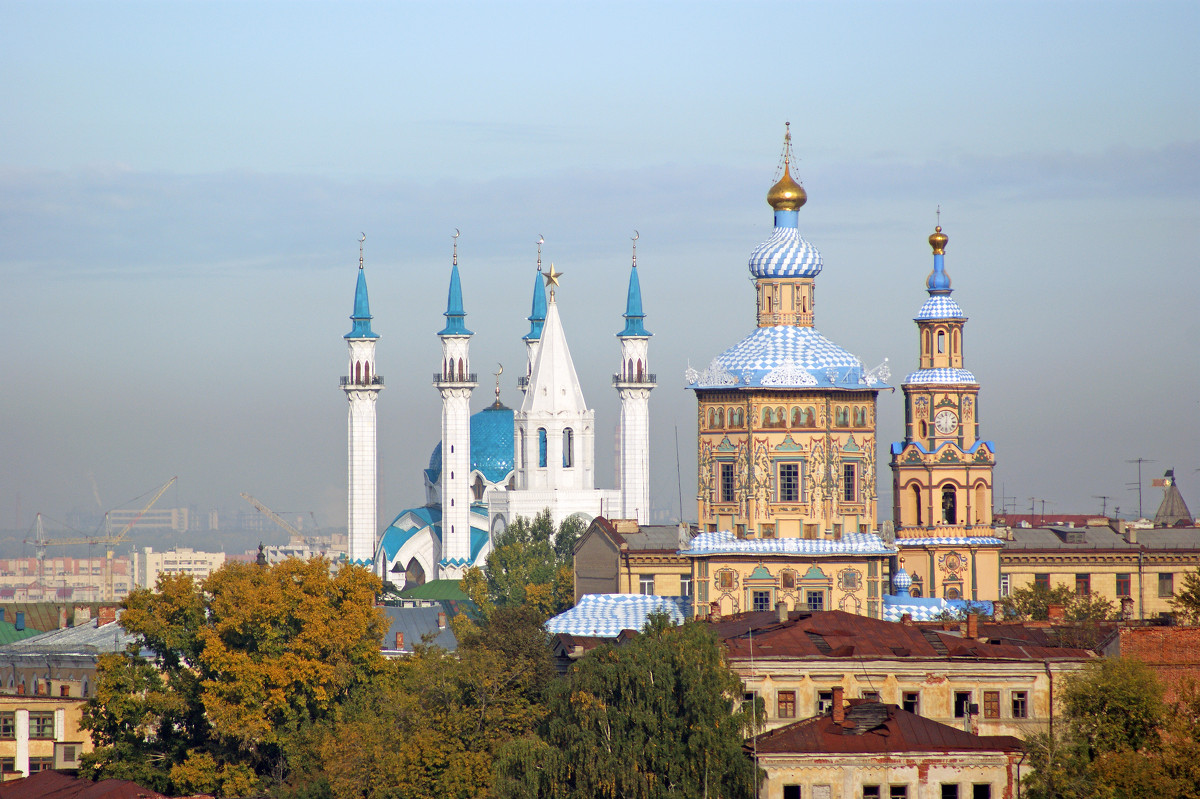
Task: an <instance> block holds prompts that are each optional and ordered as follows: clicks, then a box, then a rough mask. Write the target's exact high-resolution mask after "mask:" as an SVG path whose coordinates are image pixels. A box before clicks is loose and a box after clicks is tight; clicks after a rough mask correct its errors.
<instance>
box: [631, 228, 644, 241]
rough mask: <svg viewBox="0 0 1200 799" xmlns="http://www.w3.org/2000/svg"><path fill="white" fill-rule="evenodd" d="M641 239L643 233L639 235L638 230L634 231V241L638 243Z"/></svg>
mask: <svg viewBox="0 0 1200 799" xmlns="http://www.w3.org/2000/svg"><path fill="white" fill-rule="evenodd" d="M641 237H642V234H641V233H638V232H637V231H636V230H635V231H633V240H634V241H637V240H638V239H640V238H641Z"/></svg>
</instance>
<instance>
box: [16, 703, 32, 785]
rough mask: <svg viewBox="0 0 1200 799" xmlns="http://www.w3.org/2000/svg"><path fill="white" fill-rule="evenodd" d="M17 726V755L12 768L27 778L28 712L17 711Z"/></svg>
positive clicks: (23, 710)
mask: <svg viewBox="0 0 1200 799" xmlns="http://www.w3.org/2000/svg"><path fill="white" fill-rule="evenodd" d="M15 721H16V725H17V755H16V758H15V762H14V763H13V768H14V769H15V770H16V771H19V772H21V773H22V774H24V775H25V776H26V777H28V776H29V711H28V710H25V709H23V708H22V709H19V710H17V712H16V719H15Z"/></svg>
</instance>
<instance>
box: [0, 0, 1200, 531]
mask: <svg viewBox="0 0 1200 799" xmlns="http://www.w3.org/2000/svg"><path fill="white" fill-rule="evenodd" d="M1197 29H1200V7H1197V6H1196V5H1195V4H1191V3H1155V2H1151V3H1088V4H1082V3H1054V4H1044V3H1014V4H1005V5H985V4H953V3H905V2H897V3H888V4H859V3H848V4H841V3H829V4H824V3H822V4H805V5H802V6H797V5H795V4H782V3H781V4H774V3H749V4H707V3H696V4H689V5H687V6H682V5H678V4H673V3H649V4H605V5H594V6H593V5H584V6H581V7H577V6H574V5H572V6H565V5H564V6H559V5H555V4H524V3H517V4H469V3H468V4H452V5H450V4H447V5H438V4H394V5H393V4H384V3H371V2H365V3H355V4H351V5H344V4H323V3H310V4H287V5H284V4H273V3H254V2H251V3H205V4H156V3H112V4H104V5H103V6H100V5H92V4H86V3H55V2H50V3H38V4H22V3H15V2H0V67H2V68H3V71H4V74H5V76H6V80H5V81H4V82H3V83H2V84H0V103H2V104H3V106H4V107H5V108H7V109H10V111H11V112H10V113H8V114H5V115H3V117H2V118H0V141H3V142H4V147H3V148H2V149H0V274H2V275H3V279H4V285H5V292H4V302H3V306H2V308H3V313H0V332H2V333H3V335H2V336H0V341H2V342H3V343H2V344H0V368H2V369H3V374H4V376H5V379H4V380H3V381H0V409H3V412H4V420H5V424H4V425H3V426H2V432H0V452H2V453H3V454H4V457H3V458H2V459H0V529H25V528H28V527H29V525H30V524H32V521H33V516H34V513H35V512H39V511H40V512H43V513H45V514H47V515H48V516H51V517H55V518H64V517H65V515H66V514H67V513H68V512H70V511H72V510H74V509H93V510H100V509H107V508H111V507H117V506H125V507H127V506H128V505H127V504H125V503H128V502H129V501H130V500H131V499H132V498H135V497H138V496H140V495H142V494H144V493H145V492H147V491H150V490H152V489H153V488H155V487H156V486H158V485H161V484H162V483H163V482H164V481H165V480H167V479H168V478H169V477H170V476H172V475H178V476H179V481H178V483H177V484H176V485H175V486H173V487H172V488H171V489H170V491H169V492H168V494H166V495H165V496H164V497H163V500H162V504H163V505H164V506H165V507H183V506H189V505H195V506H196V507H197V508H198V509H200V510H201V511H204V510H208V509H210V508H223V509H230V510H232V509H235V508H237V507H238V506H239V505H240V504H243V503H242V500H241V498H240V497H239V496H238V495H239V493H240V492H243V491H245V492H248V493H250V494H252V495H254V496H256V497H258V498H259V499H260V500H261V501H262V502H263V503H265V504H266V505H268V506H270V507H271V508H273V509H276V510H279V511H291V512H309V511H311V512H313V513H314V514H315V515H316V517H317V520H318V522H319V524H320V525H321V527H322V528H333V527H343V526H344V525H345V500H346V443H345V435H346V428H345V426H346V421H345V415H346V407H345V405H346V400H345V397H344V395H343V393H342V392H341V390H340V389H339V387H338V378H339V377H340V376H341V374H342V373H343V370H344V368H345V345H344V342H343V340H342V336H343V335H344V334H345V333H346V332H347V331H348V330H349V325H350V322H349V319H348V317H349V315H350V313H351V309H352V302H353V292H354V281H355V277H356V275H355V272H356V269H357V265H358V243H357V239H358V238H359V236H360V235H361V233H363V232H365V233H366V236H367V239H366V242H365V263H366V273H367V279H368V282H369V284H370V292H371V309H372V312H373V314H374V317H375V319H374V321H373V327H374V329H375V331H376V332H377V333H378V334H379V335H380V337H381V338H380V341H379V346H378V365H379V371H380V374H382V375H383V377H384V378H385V380H386V381H387V390H386V391H384V392H383V394H382V395H381V398H380V400H379V451H380V496H379V508H380V512H379V525H380V528H381V529H382V527H383V526H384V525H386V524H387V522H388V521H390V519H391V517H392V516H393V515H394V514H395V513H397V512H398V511H399V510H401V509H403V508H405V507H410V506H413V505H417V504H420V503H421V502H422V501H423V489H422V483H421V469H422V468H424V467H425V466H426V465H427V464H428V459H429V455H430V453H431V451H432V450H433V447H434V446H435V444H436V443H437V437H438V424H437V419H438V413H439V407H440V405H439V402H440V401H439V398H438V392H437V391H436V390H435V389H434V388H433V387H432V386H431V385H430V384H429V377H430V375H431V374H432V373H433V372H434V371H435V370H436V368H437V365H438V359H439V349H438V342H437V338H436V335H435V334H436V332H437V330H438V329H440V326H441V314H442V311H443V310H444V309H445V297H446V285H447V282H448V279H449V269H450V252H451V236H452V235H453V233H454V231H455V229H456V228H457V229H460V230H461V231H462V237H461V238H460V239H459V268H460V270H461V273H462V281H463V295H464V303H465V307H466V311H467V314H468V317H467V324H468V326H469V327H470V328H471V329H472V330H474V331H475V332H476V336H475V338H474V340H473V341H472V358H473V359H474V363H475V367H476V370H477V371H478V372H479V373H480V386H479V388H478V389H477V390H476V392H475V394H474V399H473V402H472V408H473V409H475V410H478V409H479V408H482V407H484V406H486V405H487V404H489V403H490V402H491V401H492V399H493V393H492V386H493V383H492V381H491V378H490V377H488V378H487V379H485V378H484V375H485V374H488V373H490V372H492V371H495V368H496V367H495V365H496V364H498V363H503V364H504V366H505V371H504V375H503V378H502V384H501V389H502V391H501V399H502V400H503V401H504V402H505V403H506V404H508V405H510V406H515V405H516V404H517V403H518V402H519V396H520V395H519V392H518V391H517V389H516V386H515V380H516V377H517V376H519V375H520V374H521V372H522V369H521V367H522V365H523V363H524V350H523V345H522V343H521V336H522V335H523V334H524V333H525V331H526V330H527V323H526V322H525V319H524V318H525V316H527V315H528V313H529V301H530V297H529V293H528V292H529V288H530V286H531V283H532V280H531V278H532V273H533V270H534V263H535V257H536V245H535V242H536V241H537V239H538V237H539V235H542V236H544V237H545V240H546V244H545V246H544V248H543V252H544V258H545V261H546V263H547V264H549V263H550V262H551V261H553V262H555V264H556V265H557V267H558V268H559V269H560V270H562V271H563V272H564V277H563V278H562V287H561V289H560V290H559V293H558V302H559V308H560V311H561V313H562V317H563V325H564V328H565V330H566V335H567V337H568V340H569V342H570V346H571V351H572V354H573V356H574V358H575V363H576V366H577V369H578V371H579V377H580V380H581V382H582V385H583V390H584V393H585V396H586V397H587V400H588V402H589V404H590V405H592V406H593V407H594V408H595V409H596V425H597V434H598V435H597V446H596V455H597V485H599V486H603V487H612V486H613V484H614V483H613V469H612V461H613V449H614V446H613V443H612V442H613V435H614V426H615V423H616V411H617V402H616V395H615V392H614V391H613V389H612V387H611V375H612V373H613V372H614V371H616V368H617V361H618V344H617V341H616V338H615V334H616V333H617V332H618V331H619V330H620V329H621V318H620V317H621V313H622V311H623V309H624V291H625V281H626V279H627V275H628V267H629V258H630V238H631V237H632V236H633V232H634V230H637V231H638V232H639V234H640V237H641V238H640V240H639V242H638V263H639V270H640V273H641V282H642V291H643V297H644V302H645V311H646V315H647V316H646V327H647V328H648V329H649V330H650V331H651V332H652V333H653V334H654V337H653V338H652V339H651V344H650V364H651V370H652V371H654V372H656V373H657V375H658V379H659V388H658V389H657V390H656V391H655V393H654V394H653V396H652V397H651V400H650V409H651V410H650V413H651V433H652V448H651V466H652V473H653V475H654V476H653V478H652V484H651V498H652V502H653V504H654V506H655V511H656V512H657V513H658V514H659V518H660V519H665V518H672V519H673V518H675V517H676V516H677V515H678V514H679V505H680V501H679V495H680V493H682V511H683V514H682V515H683V518H685V519H693V518H695V514H696V504H695V491H696V469H695V432H696V430H695V414H696V406H695V398H694V397H693V396H692V395H691V393H690V392H687V391H685V390H684V380H683V371H684V369H685V368H686V367H687V365H688V364H689V362H690V364H691V365H693V366H695V367H697V368H701V369H702V368H703V367H704V366H705V365H707V363H708V361H709V360H711V359H712V358H713V357H714V356H715V355H717V354H718V353H719V352H721V351H722V350H723V349H725V348H727V347H729V346H731V345H732V344H734V343H735V342H737V341H738V340H739V339H740V338H741V337H742V336H743V335H744V334H745V333H746V332H747V331H748V330H749V329H750V328H751V327H752V326H753V324H754V316H753V291H752V288H751V286H750V285H749V283H748V281H747V279H746V275H747V272H746V260H747V257H748V256H749V253H750V251H751V250H752V249H753V248H754V247H755V246H756V245H757V244H758V243H760V242H761V241H763V240H764V239H765V238H767V236H768V235H770V231H771V209H770V208H769V207H768V206H767V204H766V203H765V195H766V191H767V189H768V188H769V187H770V185H771V183H772V182H773V180H774V176H775V168H776V163H777V159H778V155H779V150H780V145H781V141H782V136H783V127H784V122H785V121H790V122H791V123H792V131H793V135H794V138H795V143H794V144H795V148H796V152H797V156H798V158H799V162H798V164H797V166H796V169H795V173H796V176H797V177H798V178H799V179H801V180H802V181H803V183H804V186H805V188H806V190H807V192H808V196H809V201H808V204H807V205H806V206H805V207H804V208H803V209H801V211H800V220H799V227H800V231H801V233H802V234H803V235H804V236H805V238H807V239H808V240H809V241H811V242H812V243H813V244H814V245H815V246H816V247H817V248H818V249H820V251H821V253H822V256H823V258H824V262H825V269H824V271H823V272H822V273H821V275H820V277H819V278H817V283H816V286H817V293H816V298H817V300H816V306H815V316H816V326H817V328H818V329H819V330H820V331H821V332H822V333H823V334H825V335H826V336H827V337H828V338H830V339H831V340H832V341H834V342H835V343H837V344H839V345H840V346H842V347H844V348H846V349H847V350H849V351H850V352H852V353H853V354H855V355H856V356H858V357H859V358H860V359H861V360H862V361H863V363H864V364H865V365H866V366H868V367H872V366H875V365H876V364H878V363H879V362H881V361H882V360H883V359H884V358H887V359H888V361H889V366H890V369H891V373H892V379H891V380H890V381H889V383H890V385H892V386H895V387H896V388H897V390H896V391H895V392H894V393H888V392H885V393H884V394H882V395H881V397H880V400H879V408H880V410H879V424H878V438H879V441H880V443H881V446H880V450H879V463H880V469H879V474H880V485H879V495H880V507H879V510H880V516H881V518H888V517H890V514H891V505H890V494H891V482H890V480H891V475H890V470H889V469H888V468H887V465H886V464H887V462H888V455H887V452H888V444H889V443H890V442H891V441H894V440H899V439H900V438H901V437H902V425H903V411H902V408H903V403H902V397H901V394H900V392H899V389H898V387H899V383H900V381H901V380H902V379H903V376H904V375H905V374H906V373H907V372H909V371H912V370H913V369H914V368H915V363H916V353H917V336H916V327H915V325H914V324H913V322H912V317H913V316H914V315H915V314H916V311H917V309H918V308H919V307H920V305H921V302H922V300H923V299H924V297H925V294H924V290H923V286H924V279H925V276H926V275H927V274H928V273H929V271H930V268H931V264H932V261H931V255H930V249H929V246H928V244H927V243H926V238H927V237H928V235H929V234H930V233H931V232H932V231H933V227H934V225H935V224H936V222H937V220H936V217H935V209H936V208H937V207H938V206H939V205H940V206H941V209H942V217H941V222H942V226H943V228H944V230H945V232H946V233H947V234H948V235H949V237H950V240H949V244H948V247H947V250H946V269H947V271H948V272H949V274H950V276H951V278H952V280H953V286H954V290H955V294H954V296H955V298H956V299H957V300H958V301H959V303H960V304H961V305H962V307H963V309H964V310H965V312H966V314H967V316H968V317H969V318H970V321H969V322H968V324H967V327H966V334H965V359H966V363H965V366H966V367H967V368H968V369H970V370H971V371H972V372H974V373H975V375H976V376H977V377H978V378H979V380H980V383H981V392H980V407H979V413H980V421H981V430H982V434H983V437H984V438H986V439H990V440H993V441H995V443H996V448H997V468H996V475H995V491H996V496H997V503H996V504H997V506H999V504H1000V502H999V498H1000V496H1001V495H1002V494H1003V495H1006V496H1009V497H1015V498H1016V499H1017V502H1016V509H1017V511H1019V512H1027V511H1028V509H1029V505H1030V498H1034V497H1036V498H1037V499H1038V500H1039V501H1038V502H1037V503H1036V504H1037V510H1038V511H1040V509H1041V502H1040V500H1045V502H1046V510H1047V515H1052V514H1053V513H1098V512H1099V511H1100V509H1101V506H1102V504H1104V505H1106V506H1107V509H1108V510H1109V512H1110V513H1111V512H1112V509H1113V508H1114V506H1119V507H1120V509H1121V515H1122V516H1126V517H1129V516H1132V515H1136V510H1137V499H1138V497H1137V493H1136V491H1135V490H1131V489H1130V488H1129V486H1128V485H1127V484H1129V483H1132V482H1134V481H1136V479H1137V467H1136V465H1135V464H1131V463H1128V461H1130V460H1132V459H1136V458H1146V459H1149V460H1150V461H1152V462H1151V463H1147V464H1145V465H1144V466H1143V474H1142V478H1143V511H1144V513H1145V514H1146V515H1152V514H1153V513H1154V510H1155V508H1156V507H1157V504H1158V500H1159V498H1160V496H1161V494H1160V490H1159V489H1155V488H1152V487H1151V485H1150V481H1151V479H1152V478H1154V477H1158V476H1161V474H1162V473H1163V472H1164V471H1165V470H1166V469H1169V468H1174V469H1175V470H1176V475H1177V479H1178V481H1179V487H1180V489H1181V491H1182V493H1183V496H1184V498H1185V499H1186V500H1187V501H1188V502H1189V504H1190V505H1191V507H1192V511H1193V512H1196V511H1197V505H1200V473H1198V470H1200V419H1198V416H1200V370H1198V369H1197V367H1196V366H1195V360H1196V358H1195V349H1196V343H1197V342H1198V341H1200V315H1198V314H1197V308H1196V304H1197V298H1198V297H1200V269H1198V268H1197V267H1198V266H1200V264H1197V256H1196V253H1197V252H1200V102H1197V101H1198V100H1200V97H1198V96H1197V95H1198V92H1197V89H1196V88H1195V85H1194V75H1196V74H1197V73H1198V72H1200V55H1198V54H1197V52H1196V48H1195V46H1194V38H1195V36H1194V34H1195V31H1196V30H1197ZM676 431H677V435H678V460H679V463H680V469H679V475H680V476H681V480H680V483H678V484H677V481H676V477H677V472H676V443H675V442H676ZM1101 496H1105V497H1109V499H1107V500H1101V499H1099V497H1101ZM18 497H19V500H18ZM18 503H19V514H18ZM247 510H249V506H247ZM203 543H204V542H203V538H202V536H199V535H198V536H197V537H196V539H195V540H194V541H191V542H189V545H194V546H197V547H202V546H203Z"/></svg>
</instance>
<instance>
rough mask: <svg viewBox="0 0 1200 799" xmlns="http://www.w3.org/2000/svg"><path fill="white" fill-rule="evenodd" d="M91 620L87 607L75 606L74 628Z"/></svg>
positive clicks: (90, 611) (89, 610) (89, 609)
mask: <svg viewBox="0 0 1200 799" xmlns="http://www.w3.org/2000/svg"><path fill="white" fill-rule="evenodd" d="M91 620H92V609H91V608H90V607H88V606H87V605H76V606H75V626H76V627H78V626H79V625H81V624H84V623H85V622H89V621H91Z"/></svg>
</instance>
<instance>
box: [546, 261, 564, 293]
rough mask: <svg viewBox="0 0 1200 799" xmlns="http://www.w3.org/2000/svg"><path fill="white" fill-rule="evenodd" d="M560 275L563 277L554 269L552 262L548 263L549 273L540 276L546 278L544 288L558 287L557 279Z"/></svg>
mask: <svg viewBox="0 0 1200 799" xmlns="http://www.w3.org/2000/svg"><path fill="white" fill-rule="evenodd" d="M562 275H563V273H562V272H559V271H557V270H556V269H555V268H554V262H553V261H551V262H550V271H549V272H547V273H545V274H544V275H542V277H544V278H546V287H547V288H549V287H550V286H557V285H559V282H558V279H559V278H560V277H562Z"/></svg>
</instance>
